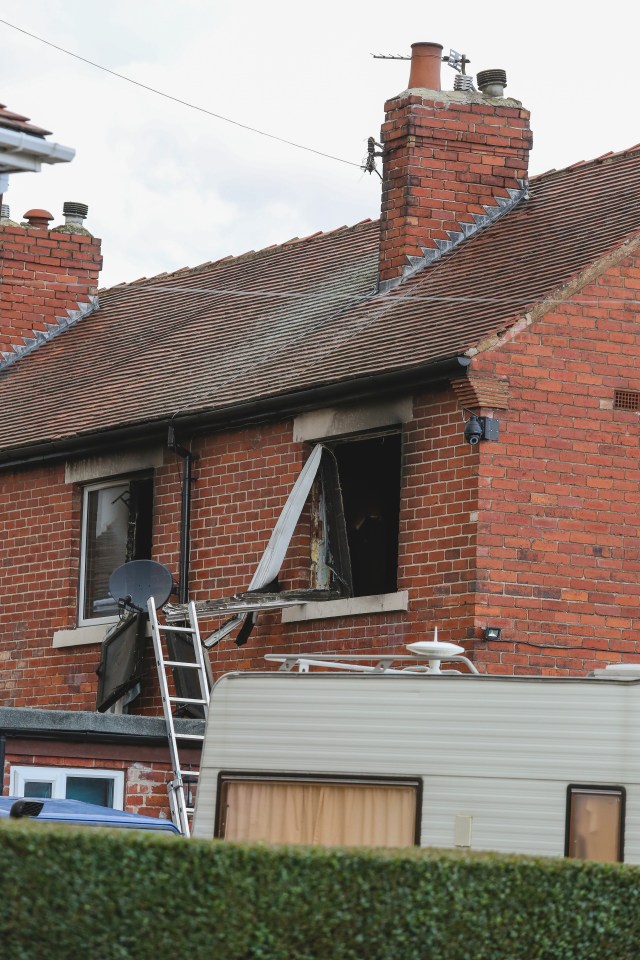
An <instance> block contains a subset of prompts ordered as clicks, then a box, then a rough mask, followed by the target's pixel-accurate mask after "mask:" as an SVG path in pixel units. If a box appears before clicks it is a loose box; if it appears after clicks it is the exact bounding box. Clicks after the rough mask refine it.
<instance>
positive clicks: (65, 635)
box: [53, 617, 118, 647]
mask: <svg viewBox="0 0 640 960" xmlns="http://www.w3.org/2000/svg"><path fill="white" fill-rule="evenodd" d="M117 620H118V618H117V617H114V618H113V620H111V621H110V622H109V621H107V622H103V623H92V624H90V625H89V626H87V627H74V628H73V630H56V632H55V633H54V635H53V646H54V647H81V646H84V645H85V644H88V643H102V641H103V640H104V638H105V637H106V635H107V630H108V629H109V627H110V626H111V624H112V623H116V622H117Z"/></svg>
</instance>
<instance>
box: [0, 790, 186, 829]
mask: <svg viewBox="0 0 640 960" xmlns="http://www.w3.org/2000/svg"><path fill="white" fill-rule="evenodd" d="M3 817H29V818H31V819H35V820H46V821H48V822H49V823H70V824H73V825H74V826H83V827H125V828H128V829H131V830H161V831H162V832H163V833H177V834H178V835H179V834H180V831H179V830H178V828H177V827H176V826H175V824H174V823H172V822H171V820H160V818H159V817H145V816H143V815H142V814H140V813H127V812H126V811H125V810H114V809H113V807H100V806H98V805H97V804H94V803H84V802H83V801H82V800H40V799H37V800H36V799H35V798H33V799H32V798H30V797H0V818H3Z"/></svg>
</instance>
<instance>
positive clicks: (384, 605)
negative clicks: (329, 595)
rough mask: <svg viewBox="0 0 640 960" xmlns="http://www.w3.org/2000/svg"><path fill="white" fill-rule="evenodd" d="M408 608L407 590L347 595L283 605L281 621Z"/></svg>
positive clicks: (289, 621)
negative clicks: (343, 597) (367, 595)
mask: <svg viewBox="0 0 640 960" xmlns="http://www.w3.org/2000/svg"><path fill="white" fill-rule="evenodd" d="M408 609H409V592H408V590H399V591H398V593H380V594H377V595H376V596H372V597H349V598H348V599H345V600H319V601H316V602H313V603H301V604H300V605H299V606H295V607H285V608H284V610H283V611H282V622H283V623H300V622H302V621H305V620H327V619H329V618H330V617H357V616H363V615H367V614H369V615H371V614H374V613H390V612H392V611H394V610H408Z"/></svg>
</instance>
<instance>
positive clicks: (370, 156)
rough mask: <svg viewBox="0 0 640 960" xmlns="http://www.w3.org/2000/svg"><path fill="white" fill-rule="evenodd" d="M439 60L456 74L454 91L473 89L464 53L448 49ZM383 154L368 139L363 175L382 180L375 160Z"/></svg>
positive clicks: (400, 56) (386, 56)
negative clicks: (374, 175)
mask: <svg viewBox="0 0 640 960" xmlns="http://www.w3.org/2000/svg"><path fill="white" fill-rule="evenodd" d="M371 56H372V57H373V59H374V60H411V57H410V56H408V55H407V54H404V53H372V54H371ZM440 59H441V60H442V62H443V63H446V64H447V66H448V67H451V69H452V70H455V72H456V77H455V80H454V81H453V89H454V90H474V89H475V87H474V86H473V78H472V77H470V76H468V74H467V73H466V67H467V64H468V63H471V60H469V58H468V57H467V55H466V53H459V52H458V51H457V50H454V49H453V48H450V49H449V53H448V54H447V56H446V57H441V58H440ZM383 154H384V148H383V146H382V144H381V143H378V141H377V140H376V139H375V138H374V137H369V139H368V140H367V155H366V157H365V158H364V160H363V162H362V164H361V168H360V169H361V170H364V172H365V173H377V174H378V176H379V177H380V179H381V180H382V174H381V173H380V171H379V170H378V168H377V166H376V158H377V157H382V156H383Z"/></svg>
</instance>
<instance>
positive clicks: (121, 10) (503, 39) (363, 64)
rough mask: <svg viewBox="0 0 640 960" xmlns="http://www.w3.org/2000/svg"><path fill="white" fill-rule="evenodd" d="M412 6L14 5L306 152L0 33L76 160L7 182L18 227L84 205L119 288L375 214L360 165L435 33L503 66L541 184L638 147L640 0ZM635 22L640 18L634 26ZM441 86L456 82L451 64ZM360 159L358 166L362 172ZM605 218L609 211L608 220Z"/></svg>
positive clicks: (3, 9)
mask: <svg viewBox="0 0 640 960" xmlns="http://www.w3.org/2000/svg"><path fill="white" fill-rule="evenodd" d="M589 9H590V8H588V7H587V6H586V5H585V4H584V3H582V2H574V0H565V2H558V0H555V2H553V3H552V2H549V0H538V2H537V3H535V4H513V3H503V4H493V5H492V4H484V3H479V2H473V3H472V2H469V0H457V2H455V3H438V4H434V3H432V2H424V0H422V2H420V0H417V2H415V3H413V4H406V3H397V2H390V0H387V2H382V0H368V2H353V0H340V2H338V0H323V2H322V3H319V4H313V5H311V4H305V3H301V2H300V0H297V2H293V0H271V2H264V0H241V2H237V3H229V2H228V0H225V2H222V0H173V2H168V0H109V2H107V3H105V2H104V0H0V18H2V19H3V20H7V21H9V22H11V23H12V24H15V25H16V26H18V27H21V28H22V29H24V30H26V31H29V32H31V33H34V34H37V35H38V36H39V37H42V38H43V39H45V40H47V41H49V42H50V43H52V44H57V45H58V46H60V47H64V48H65V49H67V50H70V51H72V52H73V53H76V54H78V55H80V56H82V57H85V58H87V59H89V60H92V61H95V62H96V63H99V64H101V65H102V66H104V67H108V68H110V69H111V70H114V71H116V72H118V73H121V74H124V75H126V76H127V77H130V78H131V79H133V80H137V81H139V82H140V83H143V84H146V85H148V86H151V87H155V88H157V89H158V90H161V91H163V92H165V93H167V94H170V95H172V96H174V97H177V98H179V99H182V100H185V101H188V102H190V103H193V104H196V105H198V106H200V107H203V108H205V109H207V110H209V111H211V112H213V113H217V114H221V115H223V116H225V117H228V118H230V119H232V120H235V121H237V122H238V123H241V124H246V125H247V126H252V127H256V128H258V129H260V130H263V131H266V132H268V133H271V134H274V135H276V136H279V137H283V138H285V139H287V140H293V141H295V142H297V143H300V144H303V145H305V146H308V147H310V148H313V149H315V150H319V151H323V152H326V153H329V154H332V155H333V156H335V157H338V158H340V160H345V161H349V163H343V162H339V161H337V160H331V159H327V158H324V157H320V156H318V155H316V154H313V153H310V152H306V151H303V150H299V149H295V148H293V147H289V146H286V145H284V144H282V143H278V142H277V141H275V140H271V139H268V138H266V137H264V136H259V135H257V134H255V133H250V132H249V131H247V130H243V129H241V128H240V127H238V126H234V125H232V124H229V123H225V122H224V121H222V120H219V119H215V118H213V117H211V116H208V115H206V114H204V113H201V112H197V111H195V110H193V109H189V108H188V107H185V106H182V105H180V104H178V103H175V102H172V101H170V100H168V99H165V98H164V97H161V96H158V95H157V94H154V93H151V92H148V91H147V90H144V89H140V88H139V87H136V86H134V85H133V84H131V83H127V82H126V81H124V80H121V79H118V78H117V77H114V76H111V75H109V74H108V73H105V72H103V71H101V70H98V69H96V68H95V67H93V66H90V65H88V64H86V63H82V62H80V61H79V60H77V59H74V58H72V57H70V56H68V55H65V54H64V53H61V52H59V51H58V50H55V49H53V48H52V47H49V46H46V45H44V44H43V43H41V42H39V41H37V40H35V39H32V38H30V37H28V36H25V35H24V34H21V33H19V32H17V31H16V30H14V29H11V28H10V27H8V26H5V25H4V24H3V23H0V38H1V41H2V56H1V58H0V74H1V77H2V83H1V86H0V102H2V103H4V104H6V105H7V106H8V107H9V108H10V109H12V110H15V111H16V112H19V113H23V114H25V115H26V116H28V117H31V119H32V121H33V122H34V123H35V124H37V125H39V126H42V127H45V128H46V129H47V130H51V131H52V136H51V137H49V140H54V141H57V142H60V143H62V144H64V145H66V146H70V147H74V148H75V149H76V151H77V152H76V157H75V159H74V160H73V161H72V162H71V163H68V164H59V165H55V166H53V167H44V168H43V171H42V172H41V173H39V174H19V175H13V176H12V177H11V178H10V186H9V191H8V193H7V194H6V196H5V202H6V203H9V205H10V207H11V215H12V217H13V218H14V219H16V220H19V219H21V217H22V216H23V214H24V213H25V211H26V210H28V209H29V208H31V207H44V208H46V209H48V210H50V211H51V212H52V213H53V214H54V218H55V221H54V222H55V223H60V222H62V217H61V211H62V203H63V202H64V201H65V200H75V201H80V202H83V203H87V204H89V218H88V220H87V223H86V225H87V227H88V228H89V229H90V230H91V231H92V233H94V234H95V235H96V236H99V237H101V238H102V241H103V244H102V252H103V255H104V269H103V273H102V281H103V284H104V285H110V284H114V283H119V282H122V281H129V280H134V279H136V278H138V277H141V276H153V275H154V274H156V273H160V272H162V271H166V270H174V269H178V268H180V267H183V266H196V265H197V264H199V263H203V262H205V261H208V260H215V259H218V258H220V257H224V256H227V255H229V254H241V253H244V252H245V251H247V250H251V249H260V248H261V247H264V246H268V245H269V244H272V243H279V242H283V241H285V240H288V239H290V238H291V237H294V236H300V237H303V236H306V235H308V234H311V233H315V232H316V231H318V230H330V229H333V228H335V227H338V226H341V225H342V224H352V223H356V222H357V221H359V220H362V219H364V218H366V217H371V218H375V217H377V216H378V213H379V202H380V181H379V179H378V178H377V177H375V176H369V175H368V174H363V173H362V172H361V170H360V169H359V168H358V166H357V165H359V164H360V163H361V162H362V159H363V157H364V155H365V154H366V141H367V137H369V136H370V135H373V136H375V137H376V138H377V137H378V135H379V131H380V125H381V123H382V120H383V105H384V101H385V99H387V98H389V97H390V96H393V95H395V94H397V93H399V92H400V91H401V90H403V89H405V88H406V86H407V80H408V75H409V73H408V71H409V64H408V63H407V62H404V61H393V60H376V59H373V58H372V57H371V53H393V54H398V53H401V54H408V53H410V46H411V43H413V42H416V41H425V40H426V41H433V42H438V43H441V44H443V46H444V47H445V51H448V49H449V48H450V47H453V48H455V49H457V50H460V51H462V52H464V53H465V54H466V55H467V56H468V57H469V58H470V59H471V65H470V67H468V72H469V73H474V74H475V73H476V72H477V71H478V70H482V69H487V68H492V67H502V68H503V69H505V70H506V72H507V78H508V87H507V91H506V93H507V94H508V95H509V96H511V97H515V98H517V99H518V100H521V101H522V102H523V104H524V106H525V107H527V108H528V109H529V110H531V124H532V128H533V131H534V150H533V153H532V157H531V165H530V172H531V174H536V173H542V172H544V171H545V170H548V169H550V168H552V167H556V168H559V167H563V166H567V165H568V164H571V163H575V162H576V161H579V160H583V159H584V160H588V159H592V158H594V157H597V156H600V155H601V154H603V153H606V152H607V151H610V150H614V151H615V150H622V149H625V148H627V147H630V146H632V145H634V144H636V143H638V141H640V110H639V109H638V80H637V68H636V66H635V59H636V57H635V50H634V47H633V46H632V45H633V44H634V42H635V34H636V32H637V31H636V29H635V28H636V27H637V26H638V25H639V21H640V15H639V14H638V13H637V12H636V13H635V14H633V12H632V11H633V10H634V9H636V11H637V8H635V5H634V4H631V3H630V2H628V0H609V3H607V4H606V6H605V7H602V8H599V13H598V15H597V16H596V15H595V13H593V14H590V13H589ZM633 17H635V18H636V22H635V24H634V23H632V22H631V19H632V18H633ZM442 74H443V87H444V88H451V87H452V86H453V78H454V73H453V71H452V70H450V69H449V68H448V67H446V66H444V65H443V69H442ZM353 164H356V166H353ZM594 215H597V214H596V213H595V212H594Z"/></svg>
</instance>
